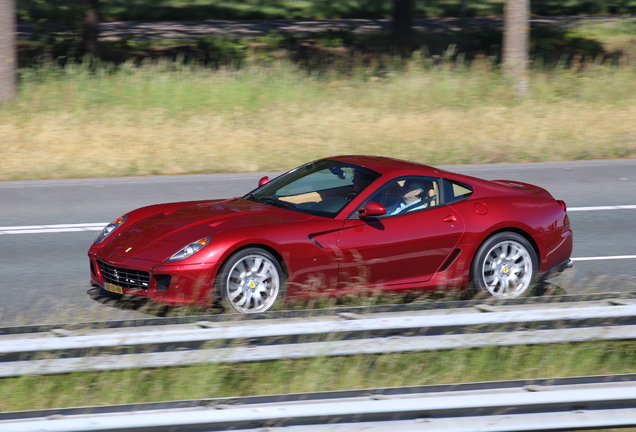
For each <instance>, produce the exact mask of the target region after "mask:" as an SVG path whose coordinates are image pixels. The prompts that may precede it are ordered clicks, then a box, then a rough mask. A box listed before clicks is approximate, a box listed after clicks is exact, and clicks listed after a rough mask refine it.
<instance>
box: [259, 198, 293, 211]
mask: <svg viewBox="0 0 636 432" xmlns="http://www.w3.org/2000/svg"><path fill="white" fill-rule="evenodd" d="M259 201H260V202H262V203H263V204H269V205H273V206H276V207H282V208H286V209H287V210H292V211H299V210H298V208H296V206H295V205H294V204H292V203H290V202H287V201H281V200H279V199H276V198H261V199H260V200H259Z"/></svg>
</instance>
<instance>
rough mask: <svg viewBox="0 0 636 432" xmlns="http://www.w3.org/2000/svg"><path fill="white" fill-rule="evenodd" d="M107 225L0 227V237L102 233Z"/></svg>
mask: <svg viewBox="0 0 636 432" xmlns="http://www.w3.org/2000/svg"><path fill="white" fill-rule="evenodd" d="M106 225H108V222H96V223H83V224H59V225H28V226H10V227H0V235H2V234H42V233H61V232H79V231H101V230H102V229H103V228H104V227H105V226H106Z"/></svg>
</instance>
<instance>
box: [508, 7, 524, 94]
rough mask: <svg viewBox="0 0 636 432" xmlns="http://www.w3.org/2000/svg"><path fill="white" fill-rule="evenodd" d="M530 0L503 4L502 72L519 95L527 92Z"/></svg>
mask: <svg viewBox="0 0 636 432" xmlns="http://www.w3.org/2000/svg"><path fill="white" fill-rule="evenodd" d="M529 45H530V0H506V3H505V6H504V37H503V72H504V75H505V77H506V78H507V79H508V80H509V81H510V82H511V83H512V85H514V86H515V89H516V91H517V94H518V95H519V96H525V95H526V93H527V92H528V50H529Z"/></svg>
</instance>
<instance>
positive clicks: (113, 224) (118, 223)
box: [95, 216, 126, 243]
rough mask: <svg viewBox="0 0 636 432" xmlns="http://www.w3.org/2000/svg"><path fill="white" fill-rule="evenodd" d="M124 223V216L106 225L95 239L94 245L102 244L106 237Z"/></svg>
mask: <svg viewBox="0 0 636 432" xmlns="http://www.w3.org/2000/svg"><path fill="white" fill-rule="evenodd" d="M124 222H126V216H122V217H120V218H117V219H115V220H114V221H112V222H111V223H109V224H108V225H106V227H105V228H104V229H103V230H102V232H101V233H99V235H98V236H97V238H96V239H95V243H101V242H103V241H104V239H106V237H108V236H109V235H111V234H112V233H113V231H115V230H116V229H117V228H119V227H120V226H121V225H122V224H123V223H124Z"/></svg>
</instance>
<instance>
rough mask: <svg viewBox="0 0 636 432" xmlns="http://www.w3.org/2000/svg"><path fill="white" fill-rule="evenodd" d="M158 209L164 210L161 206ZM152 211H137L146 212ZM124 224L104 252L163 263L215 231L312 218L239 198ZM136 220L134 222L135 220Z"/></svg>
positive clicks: (212, 234) (174, 209) (131, 217)
mask: <svg viewBox="0 0 636 432" xmlns="http://www.w3.org/2000/svg"><path fill="white" fill-rule="evenodd" d="M161 208H162V209H163V208H165V207H161ZM151 209H152V207H150V208H146V209H140V210H137V211H138V212H149V211H150V210H151ZM137 217H138V215H135V214H134V212H133V213H131V214H130V215H129V219H132V221H131V223H130V224H125V225H124V226H122V227H121V228H120V230H118V232H117V234H116V235H115V236H114V237H113V238H112V239H110V241H108V242H107V244H106V245H105V246H104V248H105V249H107V250H109V251H110V252H113V253H115V254H118V255H121V256H127V257H131V258H136V259H143V260H150V261H165V260H166V259H168V258H169V257H171V256H172V255H173V254H174V253H176V252H177V251H179V250H180V249H181V248H183V247H184V246H186V245H187V244H189V243H190V242H193V241H197V240H199V239H201V238H203V237H206V236H214V235H215V234H216V233H218V232H219V231H223V230H229V229H234V228H240V227H246V226H258V225H272V224H281V223H293V222H300V221H303V220H307V219H310V218H312V217H313V216H311V215H307V214H303V213H298V212H294V211H291V210H286V209H282V208H277V207H274V206H270V205H266V204H261V203H257V202H253V201H248V200H245V199H242V198H232V199H229V200H216V201H205V202H198V203H187V204H186V205H184V206H180V207H173V208H170V209H168V210H163V211H160V212H155V213H152V214H150V215H148V216H144V217H142V218H140V219H137ZM135 219H137V220H135Z"/></svg>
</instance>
